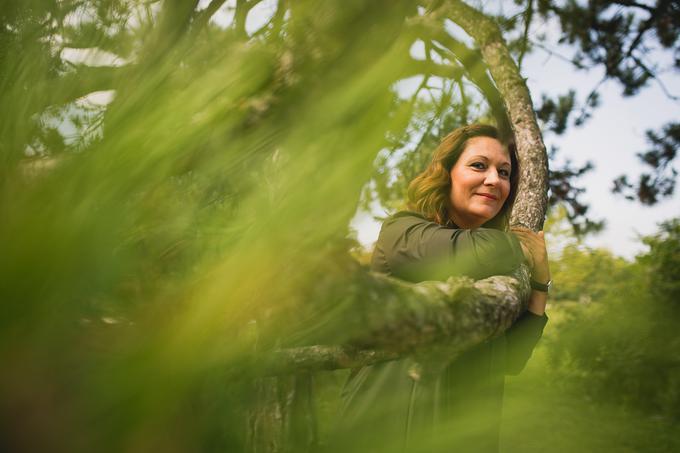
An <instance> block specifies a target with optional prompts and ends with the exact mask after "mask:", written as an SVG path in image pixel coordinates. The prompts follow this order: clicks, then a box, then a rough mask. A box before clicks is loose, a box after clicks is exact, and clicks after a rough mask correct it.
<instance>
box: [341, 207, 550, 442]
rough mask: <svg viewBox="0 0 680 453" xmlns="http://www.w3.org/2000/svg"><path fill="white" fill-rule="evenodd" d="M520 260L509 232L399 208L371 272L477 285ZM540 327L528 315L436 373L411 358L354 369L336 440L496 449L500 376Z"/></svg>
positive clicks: (521, 356) (512, 367)
mask: <svg viewBox="0 0 680 453" xmlns="http://www.w3.org/2000/svg"><path fill="white" fill-rule="evenodd" d="M523 259H524V258H523V255H522V251H521V247H520V245H519V242H518V241H517V239H516V238H515V236H514V235H513V234H511V233H506V232H503V231H500V230H494V229H486V228H478V229H474V230H466V229H460V228H456V227H443V226H441V225H438V224H436V223H433V222H429V221H427V220H426V219H424V218H423V217H422V216H420V215H419V214H417V213H413V212H400V213H398V214H396V215H395V216H393V217H391V218H389V219H388V220H387V221H385V223H384V224H383V227H382V229H381V232H380V236H379V238H378V241H377V243H376V248H375V251H374V253H373V258H372V263H371V267H372V269H373V270H374V271H377V272H382V273H385V274H388V275H392V276H395V277H398V278H401V279H405V280H408V281H412V282H419V281H424V280H445V279H446V278H448V277H450V276H452V275H467V276H470V277H472V278H475V279H482V278H486V277H489V276H492V275H501V274H508V273H510V272H512V271H513V270H515V269H516V268H517V267H518V266H519V265H520V264H521V262H522V260H523ZM546 322H547V317H546V316H545V315H543V316H537V315H534V314H532V313H530V312H525V313H523V314H522V315H521V316H520V318H519V319H518V320H517V321H516V322H515V323H514V324H513V326H512V327H511V328H510V329H508V331H507V332H506V333H505V334H504V335H502V336H500V337H497V338H495V339H493V340H490V341H487V342H485V343H483V344H480V345H478V346H477V347H475V348H474V349H472V350H469V351H467V352H466V353H465V354H463V355H462V356H459V357H457V358H456V359H455V360H453V361H452V362H451V363H449V364H442V365H441V367H440V368H441V370H435V371H434V372H430V370H428V369H423V366H422V365H421V364H419V363H418V362H417V361H416V360H415V359H412V358H408V359H403V360H398V361H393V362H389V363H384V364H379V365H374V366H368V367H363V368H360V369H356V370H353V372H352V374H351V375H350V377H349V379H348V381H347V383H346V385H345V388H344V390H343V400H344V409H343V412H342V415H341V417H340V420H338V427H337V436H336V438H335V440H334V442H333V444H334V445H335V447H337V448H338V449H339V451H357V452H359V451H361V452H363V451H385V452H388V451H389V452H392V451H427V452H440V451H441V452H444V451H464V452H467V451H471V452H487V451H490V452H493V451H497V450H498V433H499V429H500V417H501V409H502V400H503V387H504V376H505V375H506V374H517V373H519V372H520V371H521V370H522V369H523V368H524V365H525V363H526V361H527V360H528V359H529V357H530V355H531V352H532V350H533V348H534V346H535V345H536V342H537V341H538V340H539V338H540V337H541V334H542V332H543V328H544V326H545V324H546Z"/></svg>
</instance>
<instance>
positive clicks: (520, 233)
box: [510, 227, 550, 283]
mask: <svg viewBox="0 0 680 453" xmlns="http://www.w3.org/2000/svg"><path fill="white" fill-rule="evenodd" d="M510 231H512V232H513V233H514V234H515V235H516V236H517V238H518V239H519V242H520V245H521V246H522V252H523V253H524V257H525V258H526V259H527V261H528V262H529V267H531V277H532V278H533V279H534V280H536V281H537V282H539V283H548V281H549V280H550V267H549V265H548V251H547V249H546V247H545V238H544V237H543V231H539V232H538V233H534V232H533V231H531V230H530V229H528V228H524V227H511V228H510Z"/></svg>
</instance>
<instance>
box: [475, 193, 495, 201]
mask: <svg viewBox="0 0 680 453" xmlns="http://www.w3.org/2000/svg"><path fill="white" fill-rule="evenodd" d="M475 195H479V196H480V197H484V198H488V199H489V200H498V197H497V196H495V195H492V194H490V193H476V194H475Z"/></svg>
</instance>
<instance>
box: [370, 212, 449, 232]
mask: <svg viewBox="0 0 680 453" xmlns="http://www.w3.org/2000/svg"><path fill="white" fill-rule="evenodd" d="M427 224H431V225H433V226H438V227H441V225H439V224H437V223H435V222H432V221H430V220H428V219H426V218H425V217H423V215H422V214H420V213H418V212H414V211H399V212H397V213H395V214H392V215H391V216H389V217H388V218H386V219H385V221H384V222H383V224H382V227H383V229H384V228H389V227H394V226H408V225H427ZM442 228H443V227H442Z"/></svg>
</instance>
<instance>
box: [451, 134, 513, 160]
mask: <svg viewBox="0 0 680 453" xmlns="http://www.w3.org/2000/svg"><path fill="white" fill-rule="evenodd" d="M473 156H483V157H486V158H487V159H489V160H492V161H497V162H501V163H508V164H509V163H510V153H509V152H508V149H507V148H506V147H505V146H503V144H502V143H501V142H499V141H498V140H496V139H495V138H491V137H472V138H471V139H470V140H468V141H467V143H465V148H463V152H462V153H461V155H460V158H459V159H467V158H470V157H473Z"/></svg>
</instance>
